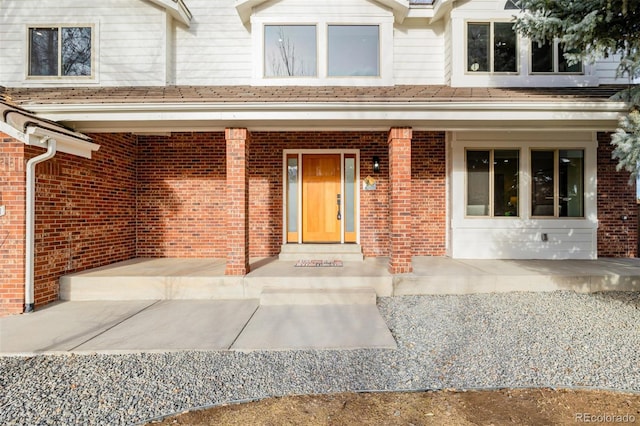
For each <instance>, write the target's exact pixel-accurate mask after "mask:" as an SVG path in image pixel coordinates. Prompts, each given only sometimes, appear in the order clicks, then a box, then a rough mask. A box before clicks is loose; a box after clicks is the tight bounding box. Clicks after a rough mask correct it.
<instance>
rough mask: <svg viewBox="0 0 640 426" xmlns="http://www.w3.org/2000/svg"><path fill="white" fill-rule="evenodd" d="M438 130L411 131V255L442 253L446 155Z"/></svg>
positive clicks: (444, 221) (444, 238) (444, 249)
mask: <svg viewBox="0 0 640 426" xmlns="http://www.w3.org/2000/svg"><path fill="white" fill-rule="evenodd" d="M445 155H446V154H445V136H444V133H442V132H415V131H414V132H413V140H412V144H411V175H412V176H411V179H412V182H411V194H412V203H413V224H412V226H413V234H412V235H413V255H414V256H444V255H445V254H446V246H445V241H446V226H447V206H446V157H445Z"/></svg>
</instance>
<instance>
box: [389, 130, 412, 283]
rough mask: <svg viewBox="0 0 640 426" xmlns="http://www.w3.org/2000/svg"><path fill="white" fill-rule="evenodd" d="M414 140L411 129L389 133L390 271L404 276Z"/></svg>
mask: <svg viewBox="0 0 640 426" xmlns="http://www.w3.org/2000/svg"><path fill="white" fill-rule="evenodd" d="M411 137H412V130H411V129H410V128H392V129H391V130H390V131H389V198H390V199H389V208H390V215H389V216H390V221H391V223H390V230H391V235H390V242H391V250H390V251H391V259H390V260H389V272H391V273H392V274H404V273H409V272H411V271H412V270H413V267H412V265H411V250H412V248H411V221H412V218H411Z"/></svg>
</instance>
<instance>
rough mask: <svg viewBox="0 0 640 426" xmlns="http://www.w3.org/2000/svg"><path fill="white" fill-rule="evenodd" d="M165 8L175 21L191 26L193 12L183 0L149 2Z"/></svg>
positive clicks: (151, 0)
mask: <svg viewBox="0 0 640 426" xmlns="http://www.w3.org/2000/svg"><path fill="white" fill-rule="evenodd" d="M148 1H150V2H152V3H155V4H157V5H158V6H160V7H162V8H164V9H165V10H166V11H167V13H168V14H169V15H171V16H173V18H174V19H176V20H178V21H180V22H182V23H183V24H185V25H186V26H189V25H190V24H191V18H192V17H193V15H191V12H190V11H189V8H187V5H186V4H185V3H184V1H183V0H148Z"/></svg>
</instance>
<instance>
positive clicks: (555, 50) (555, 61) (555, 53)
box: [529, 39, 585, 75]
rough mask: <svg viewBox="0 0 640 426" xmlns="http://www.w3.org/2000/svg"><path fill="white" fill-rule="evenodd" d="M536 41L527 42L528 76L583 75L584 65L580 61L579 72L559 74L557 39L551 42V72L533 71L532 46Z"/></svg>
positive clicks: (558, 42)
mask: <svg viewBox="0 0 640 426" xmlns="http://www.w3.org/2000/svg"><path fill="white" fill-rule="evenodd" d="M534 43H537V41H533V40H530V41H529V74H530V75H584V74H585V70H584V68H585V63H584V61H580V68H581V71H578V72H575V71H572V72H560V71H559V68H560V49H559V46H560V41H559V40H558V39H555V40H553V64H552V65H553V71H533V44H534Z"/></svg>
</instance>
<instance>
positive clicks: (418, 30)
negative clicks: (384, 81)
mask: <svg viewBox="0 0 640 426" xmlns="http://www.w3.org/2000/svg"><path fill="white" fill-rule="evenodd" d="M443 27H444V22H443V21H440V22H438V23H437V24H436V25H434V26H429V27H427V26H426V25H425V23H424V21H422V20H417V19H410V20H407V21H405V23H404V24H402V25H396V28H395V30H394V32H393V33H394V34H393V37H394V82H395V84H445V76H444V61H445V46H444V38H443V37H442V33H443Z"/></svg>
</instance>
